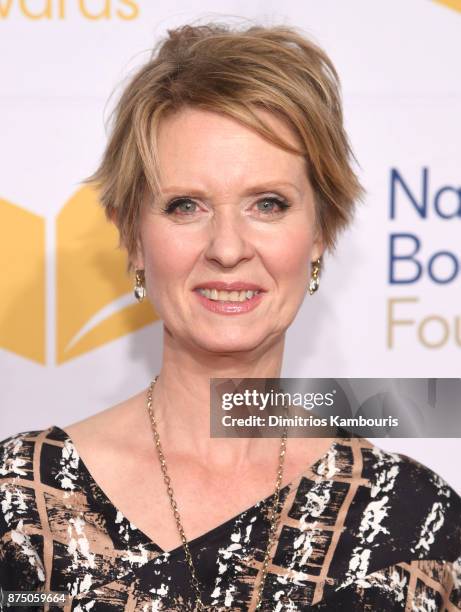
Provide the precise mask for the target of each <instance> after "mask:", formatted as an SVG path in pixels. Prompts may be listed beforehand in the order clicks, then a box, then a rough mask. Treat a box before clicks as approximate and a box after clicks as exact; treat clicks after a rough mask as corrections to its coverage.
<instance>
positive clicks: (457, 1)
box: [434, 0, 461, 13]
mask: <svg viewBox="0 0 461 612" xmlns="http://www.w3.org/2000/svg"><path fill="white" fill-rule="evenodd" d="M434 2H437V4H443V5H445V6H448V8H451V9H453V10H455V11H459V12H460V13H461V0H434Z"/></svg>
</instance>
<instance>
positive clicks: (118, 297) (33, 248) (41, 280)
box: [0, 186, 159, 364]
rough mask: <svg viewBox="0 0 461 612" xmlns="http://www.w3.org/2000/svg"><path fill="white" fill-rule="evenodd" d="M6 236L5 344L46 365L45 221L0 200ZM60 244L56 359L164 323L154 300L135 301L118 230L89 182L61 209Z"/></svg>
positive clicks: (2, 278) (0, 251)
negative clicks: (155, 322)
mask: <svg viewBox="0 0 461 612" xmlns="http://www.w3.org/2000/svg"><path fill="white" fill-rule="evenodd" d="M0 240H1V242H0V255H1V256H2V260H3V270H4V273H3V274H2V275H0V291H1V295H2V297H3V299H2V301H1V302H0V346H1V347H2V348H4V349H6V350H8V351H11V352H14V353H16V354H18V355H21V356H23V357H26V358H28V359H31V360H33V361H36V362H38V363H42V364H45V363H46V344H45V343H46V336H47V334H46V310H47V309H46V296H47V295H49V294H50V287H48V286H47V283H46V267H47V266H46V255H45V220H44V219H43V218H42V217H40V216H38V215H35V214H33V213H30V212H28V211H26V210H24V209H23V208H20V207H19V206H17V205H15V204H12V203H11V202H8V201H6V200H0ZM55 243H56V255H55V261H56V267H55V271H56V284H55V287H56V293H55V296H56V301H55V304H56V362H57V363H58V364H61V363H64V362H65V361H68V360H69V359H73V358H74V357H77V356H79V355H83V354H84V353H87V352H89V351H91V350H93V349H95V348H97V347H99V346H102V345H104V344H106V343H108V342H111V341H112V340H115V339H117V338H120V337H121V336H124V335H126V334H129V333H131V332H134V331H136V330H138V329H140V328H141V327H144V326H145V325H148V324H149V323H152V322H154V321H156V320H158V318H159V317H158V316H157V315H156V313H155V311H154V309H153V307H152V305H151V304H150V303H149V301H148V300H144V301H143V302H142V303H138V302H137V301H136V300H135V297H134V295H133V280H132V279H131V278H129V277H128V275H127V274H126V253H125V252H124V251H122V250H121V249H118V248H117V246H118V233H117V229H116V228H115V226H114V225H113V224H112V223H108V222H107V220H106V218H105V216H104V211H103V210H102V208H101V206H100V205H99V204H98V201H97V195H96V193H95V191H94V190H93V189H92V188H91V187H88V186H85V187H83V188H81V189H80V190H79V191H78V192H77V193H76V194H75V195H74V196H73V197H72V198H71V199H70V200H69V201H68V202H67V203H66V204H65V205H64V207H63V208H62V210H61V212H60V213H59V215H58V217H57V221H56V237H55Z"/></svg>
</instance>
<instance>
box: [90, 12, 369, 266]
mask: <svg viewBox="0 0 461 612" xmlns="http://www.w3.org/2000/svg"><path fill="white" fill-rule="evenodd" d="M187 106H189V107H197V108H200V109H205V110H210V111H215V112H220V113H224V114H225V115H227V116H229V117H231V118H234V119H236V120H237V121H239V122H241V123H242V124H243V125H245V126H247V127H249V128H252V129H254V130H256V131H257V132H258V133H259V134H260V135H261V136H263V137H264V138H267V139H268V140H269V141H270V142H272V143H274V144H276V145H278V146H280V147H282V148H283V149H285V150H287V151H291V152H294V153H298V154H300V155H303V156H305V159H306V161H307V164H306V168H307V170H306V171H307V173H308V176H309V179H310V181H311V185H312V188H313V192H314V195H315V212H316V223H317V227H318V229H319V230H320V232H321V235H322V238H323V241H324V245H325V248H326V249H329V250H333V249H334V248H335V246H336V239H337V235H338V233H339V231H340V230H342V229H343V228H345V227H346V226H347V225H348V224H349V222H350V221H351V220H352V216H353V212H354V205H355V203H356V202H357V201H358V200H360V199H361V198H362V196H363V193H364V190H363V188H362V186H361V185H360V183H359V180H358V178H357V176H356V174H355V173H354V170H353V168H352V162H353V161H355V158H354V155H353V153H352V150H351V147H350V144H349V140H348V137H347V134H346V132H345V130H344V126H343V112H342V105H341V92H340V82H339V78H338V74H337V72H336V70H335V68H334V66H333V64H332V62H331V60H330V59H329V57H328V56H327V55H326V53H325V52H324V51H323V50H322V49H320V48H319V47H318V46H317V45H316V44H314V43H313V42H311V41H310V40H308V39H307V38H306V37H305V36H304V35H303V34H301V33H300V32H299V31H298V30H297V29H296V28H294V27H290V26H286V25H275V26H269V27H268V26H262V25H252V26H250V27H247V28H246V29H244V30H239V29H237V28H231V27H230V26H229V25H226V24H221V23H207V24H204V25H195V26H192V25H183V26H180V27H178V28H176V29H173V30H168V31H167V36H166V37H165V38H164V39H162V40H160V41H159V42H158V43H157V44H156V45H155V47H154V48H153V50H152V54H151V57H150V59H149V61H148V62H147V63H146V64H145V65H143V66H142V67H141V68H140V69H138V70H137V72H136V73H135V74H134V76H132V78H131V79H130V81H129V83H128V85H127V86H126V87H125V88H124V90H123V92H122V95H121V96H120V99H119V100H118V102H117V104H116V106H115V108H114V110H113V112H112V115H111V117H112V116H113V126H112V130H111V133H110V136H109V140H108V143H107V146H106V149H105V151H104V153H103V157H102V160H101V163H100V165H99V167H98V168H97V170H96V171H95V172H94V173H93V174H92V175H91V176H89V177H88V178H86V179H85V180H84V181H82V182H84V183H94V184H95V187H96V188H97V189H98V191H99V200H100V202H101V204H102V206H103V207H104V209H105V213H106V217H107V218H108V219H111V220H114V221H116V224H117V227H118V229H119V234H120V242H119V247H121V246H122V245H123V246H124V247H125V248H126V249H127V251H128V265H127V272H128V273H130V272H132V271H133V265H132V262H131V258H132V257H133V256H134V254H135V252H136V247H137V240H138V237H139V223H140V208H141V203H142V201H143V198H144V196H145V194H146V188H147V189H150V190H151V193H153V194H155V193H156V192H158V191H157V190H158V189H159V175H158V153H157V150H156V130H157V128H158V125H159V122H160V120H161V118H162V117H164V116H165V115H166V113H173V112H176V111H179V110H181V108H184V107H187ZM257 109H262V110H266V111H271V112H272V113H275V114H276V115H278V116H279V117H281V118H284V119H285V120H287V121H288V123H289V125H290V126H291V127H292V128H293V129H294V131H295V132H296V133H297V135H298V136H299V139H300V140H299V141H300V142H301V143H302V147H301V148H300V149H297V148H295V149H294V148H293V147H292V146H289V145H288V144H287V143H286V142H284V141H283V140H281V139H280V137H279V136H278V135H277V134H276V133H274V131H273V130H272V129H271V128H270V127H269V126H268V125H266V123H265V122H263V121H262V120H261V118H260V116H258V114H257V113H255V112H254V111H255V110H257Z"/></svg>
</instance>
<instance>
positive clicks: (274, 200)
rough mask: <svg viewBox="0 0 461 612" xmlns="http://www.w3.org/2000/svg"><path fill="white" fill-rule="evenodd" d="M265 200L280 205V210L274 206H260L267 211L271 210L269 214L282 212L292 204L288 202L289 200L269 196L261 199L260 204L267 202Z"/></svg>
mask: <svg viewBox="0 0 461 612" xmlns="http://www.w3.org/2000/svg"><path fill="white" fill-rule="evenodd" d="M265 202H270V203H271V204H276V205H277V206H278V207H279V210H278V211H274V209H273V208H267V207H264V208H260V209H259V210H261V211H264V212H267V211H269V213H268V214H269V215H273V214H277V212H282V211H284V210H286V209H287V208H289V207H290V205H289V204H288V202H287V201H286V200H280V199H279V198H275V197H268V198H263V199H262V200H259V202H258V204H261V203H265Z"/></svg>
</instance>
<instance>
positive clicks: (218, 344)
mask: <svg viewBox="0 0 461 612" xmlns="http://www.w3.org/2000/svg"><path fill="white" fill-rule="evenodd" d="M263 342H264V339H261V338H256V337H255V336H253V335H252V337H251V338H248V336H247V337H244V336H243V334H242V333H238V334H236V335H235V337H229V334H222V336H220V334H219V333H216V334H215V335H214V336H213V337H211V336H210V337H208V338H204V337H203V336H202V337H200V338H196V339H195V343H196V344H197V345H199V346H200V348H201V349H202V350H205V351H209V352H210V353H240V352H248V351H253V350H255V349H256V348H258V347H260V346H261V344H262V343H263Z"/></svg>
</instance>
